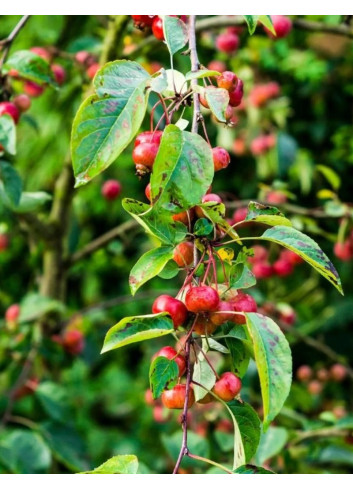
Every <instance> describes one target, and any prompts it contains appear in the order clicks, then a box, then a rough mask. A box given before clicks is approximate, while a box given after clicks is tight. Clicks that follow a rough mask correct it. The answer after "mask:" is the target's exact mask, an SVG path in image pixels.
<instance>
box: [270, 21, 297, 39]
mask: <svg viewBox="0 0 353 489" xmlns="http://www.w3.org/2000/svg"><path fill="white" fill-rule="evenodd" d="M271 20H272V24H273V27H274V30H275V31H276V36H274V35H273V34H272V32H270V31H269V30H268V29H266V28H265V31H266V33H267V34H268V35H269V37H271V38H272V39H281V38H283V37H286V36H288V34H289V33H290V31H291V30H292V21H291V20H290V19H289V18H288V17H286V16H285V15H271Z"/></svg>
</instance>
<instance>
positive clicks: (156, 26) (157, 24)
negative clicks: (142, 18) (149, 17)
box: [152, 16, 164, 41]
mask: <svg viewBox="0 0 353 489" xmlns="http://www.w3.org/2000/svg"><path fill="white" fill-rule="evenodd" d="M152 32H153V35H154V37H155V38H156V39H158V40H159V41H164V32H163V21H162V19H161V18H160V17H159V16H156V17H155V18H154V19H153V22H152Z"/></svg>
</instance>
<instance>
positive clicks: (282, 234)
mask: <svg viewBox="0 0 353 489" xmlns="http://www.w3.org/2000/svg"><path fill="white" fill-rule="evenodd" d="M260 239H264V240H266V241H272V242H274V243H277V244H280V245H282V246H284V247H285V248H288V249H289V250H291V251H294V252H295V253H297V255H299V256H301V257H302V258H303V259H304V260H305V261H307V262H308V263H309V264H310V265H311V266H312V267H314V268H315V270H316V271H317V272H319V273H320V274H321V275H323V276H324V277H325V278H326V279H327V280H328V281H329V282H331V283H332V284H333V285H334V286H335V287H336V289H337V290H338V291H339V292H340V293H341V294H342V295H343V290H342V284H341V280H340V278H339V276H338V273H337V270H336V269H335V267H334V266H333V264H332V263H331V261H330V260H329V259H328V257H327V256H326V255H325V253H324V252H323V251H322V249H321V248H320V247H319V245H318V244H317V243H316V242H315V241H314V240H313V239H311V238H309V236H307V235H306V234H303V233H301V232H300V231H297V230H296V229H294V228H288V227H285V226H275V227H273V228H271V229H267V230H266V231H265V232H264V234H263V235H262V236H261V237H260Z"/></svg>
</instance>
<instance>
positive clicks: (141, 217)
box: [122, 199, 187, 245]
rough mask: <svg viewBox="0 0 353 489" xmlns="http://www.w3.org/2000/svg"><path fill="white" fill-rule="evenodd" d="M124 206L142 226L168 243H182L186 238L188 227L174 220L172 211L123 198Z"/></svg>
mask: <svg viewBox="0 0 353 489" xmlns="http://www.w3.org/2000/svg"><path fill="white" fill-rule="evenodd" d="M122 206H123V208H124V209H125V210H126V212H128V213H129V214H130V215H131V216H132V217H133V218H134V219H136V221H137V222H138V223H139V224H141V226H142V227H143V228H144V229H145V230H146V231H147V232H148V233H149V234H152V235H153V236H155V237H156V238H158V239H159V240H160V241H161V242H162V243H164V244H166V245H172V244H177V243H180V242H181V241H183V240H184V238H185V236H186V233H187V228H186V226H185V225H184V224H183V223H181V222H178V221H173V220H172V218H171V214H170V213H163V210H162V211H160V212H158V211H156V209H155V208H154V207H151V206H150V205H148V204H145V203H143V202H139V201H138V200H133V199H123V201H122Z"/></svg>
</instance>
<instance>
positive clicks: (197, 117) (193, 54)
mask: <svg viewBox="0 0 353 489" xmlns="http://www.w3.org/2000/svg"><path fill="white" fill-rule="evenodd" d="M195 22H196V15H190V19H189V49H190V61H191V71H198V70H199V69H200V62H199V58H198V56H197V50H196V33H195ZM196 86H197V80H196V79H195V80H191V87H192V88H194V87H196ZM193 100H194V112H193V118H192V128H191V132H197V130H198V127H199V122H200V121H201V117H202V115H201V108H200V98H199V94H198V93H197V92H196V91H195V92H194V95H193Z"/></svg>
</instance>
